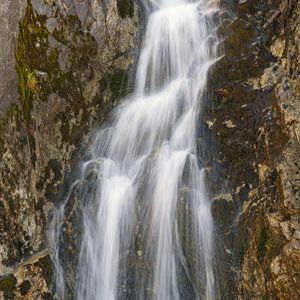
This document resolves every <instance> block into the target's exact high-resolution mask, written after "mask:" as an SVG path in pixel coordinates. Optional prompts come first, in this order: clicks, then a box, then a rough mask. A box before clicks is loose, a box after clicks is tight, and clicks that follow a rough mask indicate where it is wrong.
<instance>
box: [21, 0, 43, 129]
mask: <svg viewBox="0 0 300 300" xmlns="http://www.w3.org/2000/svg"><path fill="white" fill-rule="evenodd" d="M45 21H46V19H45V17H42V16H39V15H37V14H35V12H34V11H33V8H32V5H31V1H30V0H28V1H27V8H26V12H25V16H24V18H23V19H22V20H21V22H20V24H19V36H18V43H17V48H16V69H17V73H18V75H19V83H18V89H19V94H20V102H21V107H22V111H23V115H24V119H25V121H26V122H27V123H28V124H29V122H30V115H31V113H30V112H31V109H32V102H33V100H34V98H35V94H36V93H37V92H38V80H37V78H36V75H35V71H34V70H36V69H43V67H45V60H44V59H41V58H42V57H43V56H44V55H45V52H46V50H47V48H48V35H49V32H48V30H47V29H46V27H45Z"/></svg>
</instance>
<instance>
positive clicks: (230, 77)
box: [0, 0, 300, 299]
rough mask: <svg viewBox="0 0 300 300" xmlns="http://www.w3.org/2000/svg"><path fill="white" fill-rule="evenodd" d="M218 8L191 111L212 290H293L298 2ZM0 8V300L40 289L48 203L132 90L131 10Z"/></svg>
mask: <svg viewBox="0 0 300 300" xmlns="http://www.w3.org/2000/svg"><path fill="white" fill-rule="evenodd" d="M221 5H222V9H223V11H224V13H223V14H222V18H223V20H222V24H223V26H222V27H221V28H220V34H221V35H222V36H223V37H224V43H223V48H224V53H225V57H224V58H223V59H222V60H220V61H219V62H218V63H217V64H216V66H215V69H214V70H213V72H212V75H211V84H210V87H209V88H210V90H211V95H212V97H210V98H211V99H212V101H211V102H210V103H211V105H208V107H207V111H206V113H205V118H204V121H205V122H206V123H207V131H208V132H210V133H211V134H210V136H214V142H213V145H214V151H213V161H214V169H215V170H216V171H217V172H216V174H217V175H216V176H215V181H214V184H212V189H213V191H214V200H213V210H214V216H215V219H216V229H217V232H218V234H219V235H218V240H219V248H220V280H219V284H220V286H221V288H222V299H298V298H299V295H300V214H299V209H300V173H299V172H300V168H299V167H300V144H299V136H300V125H299V121H300V82H299V77H300V71H299V63H300V61H299V60H300V55H299V51H300V1H298V0H264V1H263V0H244V1H236V0H222V1H221ZM0 17H1V20H2V21H1V23H0V299H53V298H55V295H54V293H53V289H52V286H53V285H52V273H53V264H52V262H51V259H50V256H49V253H50V249H49V247H48V242H47V236H48V231H47V230H48V224H49V220H50V219H51V218H50V217H51V209H52V208H53V206H54V205H58V204H59V203H60V202H61V201H63V195H64V194H65V192H66V191H65V190H66V189H68V186H69V185H68V180H69V179H68V176H69V175H68V174H71V172H70V171H71V169H72V168H73V166H74V165H75V163H76V160H78V159H80V153H81V152H80V149H81V147H84V145H86V144H88V143H89V138H88V137H89V136H90V135H89V133H90V132H91V131H92V130H93V129H94V128H96V127H97V126H98V125H99V124H101V123H102V122H103V121H104V120H105V119H106V117H107V113H108V112H109V111H110V110H111V109H112V108H113V107H114V106H115V104H116V103H117V102H118V100H119V99H120V98H121V97H122V96H123V95H124V94H128V93H130V91H131V86H132V84H131V81H130V69H132V68H134V63H135V58H136V55H137V54H136V52H137V50H138V49H137V47H136V45H137V41H138V37H137V35H138V28H139V8H138V3H137V2H136V3H135V2H134V1H130V0H128V1H127V0H124V1H122V0H120V1H119V0H111V1H98V0H81V1H80V0H72V1H71V0H28V1H25V0H24V1H21V0H18V1H9V0H3V1H2V2H1V4H0ZM70 205H71V206H70V209H69V210H70V211H73V210H72V203H71V204H70ZM70 214H71V213H70Z"/></svg>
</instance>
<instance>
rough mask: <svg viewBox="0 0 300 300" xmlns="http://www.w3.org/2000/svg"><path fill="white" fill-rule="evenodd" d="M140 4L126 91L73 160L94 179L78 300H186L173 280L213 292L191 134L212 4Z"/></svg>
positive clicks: (87, 200)
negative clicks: (141, 31)
mask: <svg viewBox="0 0 300 300" xmlns="http://www.w3.org/2000/svg"><path fill="white" fill-rule="evenodd" d="M149 3H151V5H150V6H149V7H150V9H151V10H152V12H151V15H150V16H149V20H148V25H147V29H146V33H145V39H144V44H143V48H142V51H141V54H140V59H139V64H138V69H137V75H136V88H135V93H134V95H133V96H132V97H131V98H130V99H127V100H126V101H125V102H124V103H123V105H121V106H120V107H119V108H118V109H117V110H116V111H115V112H114V115H113V120H114V121H113V122H112V123H111V125H110V126H109V127H105V128H103V129H101V130H99V132H98V133H97V135H96V137H95V140H94V143H93V144H92V145H91V147H90V153H91V159H90V160H89V161H87V162H84V163H83V164H82V167H81V178H80V180H87V177H88V176H89V174H91V172H93V174H97V178H96V180H95V182H94V186H93V192H89V193H85V194H84V197H83V199H81V201H82V212H83V216H84V220H83V223H84V234H83V237H82V243H81V249H80V259H79V266H78V270H77V272H78V280H77V285H76V287H75V288H74V290H75V294H76V299H78V300H83V299H86V300H116V299H141V300H142V299H153V300H176V299H187V298H185V296H184V293H185V292H184V289H185V288H186V287H183V282H188V286H189V288H190V289H192V290H193V292H192V295H193V296H190V297H193V298H191V299H198V298H199V299H215V298H217V295H216V290H217V287H216V284H215V276H214V271H213V269H214V268H213V220H212V216H211V207H210V201H209V199H208V197H207V193H206V190H205V166H202V165H201V164H200V163H199V156H200V161H201V148H203V147H205V145H200V146H199V145H198V146H197V145H196V141H197V135H198V132H197V128H199V118H200V117H201V109H202V105H203V101H204V98H205V95H206V86H207V76H208V72H209V69H210V67H211V66H212V64H213V63H214V62H215V61H216V60H217V48H218V39H217V36H216V32H215V31H216V24H215V23H214V16H215V14H216V13H217V12H218V3H217V1H208V0H202V1H188V0H153V1H150V2H148V4H149ZM199 148H200V151H198V152H200V153H197V149H198V150H199ZM62 210H63V209H62ZM62 210H61V211H60V214H63V211H62ZM57 230H59V228H57ZM56 243H58V241H56ZM57 253H58V252H57V248H56V252H55V255H54V258H56V261H58V254H57ZM57 266H58V267H57V272H58V275H60V276H58V280H57V288H58V289H59V290H60V294H61V297H64V296H63V290H64V284H63V276H62V272H63V271H62V267H61V266H60V265H59V263H57ZM129 277H130V278H131V279H130V280H128V278H129ZM129 281H130V282H129ZM129 289H131V290H134V294H131V296H130V294H128V293H129V292H128V290H129ZM128 295H129V296H128Z"/></svg>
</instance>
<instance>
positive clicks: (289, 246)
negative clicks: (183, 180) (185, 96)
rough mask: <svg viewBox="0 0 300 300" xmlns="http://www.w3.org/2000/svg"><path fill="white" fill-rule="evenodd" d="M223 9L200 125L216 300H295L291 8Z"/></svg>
mask: <svg viewBox="0 0 300 300" xmlns="http://www.w3.org/2000/svg"><path fill="white" fill-rule="evenodd" d="M223 8H224V14H223V17H224V22H223V24H224V26H223V28H221V33H222V34H223V35H226V40H225V41H224V45H223V46H224V50H225V53H226V56H225V58H224V59H223V60H222V61H221V62H220V63H218V65H217V66H216V69H215V72H214V74H213V76H212V77H213V78H212V86H213V92H214V95H215V96H214V101H213V104H212V107H211V109H210V112H209V113H208V114H207V120H206V121H207V123H208V125H209V126H210V127H211V129H212V130H213V132H214V133H215V136H216V145H217V151H216V153H215V157H214V161H215V164H216V167H217V168H218V170H219V171H220V172H219V176H221V177H222V179H223V185H222V188H221V189H219V190H218V191H216V193H217V194H219V195H218V196H217V197H216V200H215V201H214V212H215V216H216V218H217V220H218V221H217V223H218V224H217V225H218V231H219V233H220V235H221V236H223V237H224V241H223V249H224V250H223V251H224V253H226V256H227V258H226V259H225V261H227V266H226V267H225V268H224V269H226V272H225V275H224V277H223V280H222V281H223V282H225V283H223V290H224V298H223V299H233V298H237V299H297V298H298V297H299V295H300V284H299V280H300V277H299V273H300V239H299V237H300V234H299V233H300V232H299V230H300V222H299V221H300V214H299V212H300V211H299V208H300V198H299V189H300V181H299V180H300V177H299V154H300V144H299V134H300V131H299V129H300V127H299V120H300V101H299V99H300V82H299V66H300V55H299V50H300V23H299V16H300V2H299V1H285V0H281V1H280V0H278V1H258V0H256V1H248V0H246V1H239V3H237V1H236V2H235V3H234V2H233V1H223ZM226 195H227V196H226ZM228 195H229V196H228ZM220 210H222V211H223V212H226V213H225V215H224V214H222V213H220ZM228 278H230V279H228Z"/></svg>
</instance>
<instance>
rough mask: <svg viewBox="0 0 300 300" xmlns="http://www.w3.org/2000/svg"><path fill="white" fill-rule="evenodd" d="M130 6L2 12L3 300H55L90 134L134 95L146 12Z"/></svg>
mask: <svg viewBox="0 0 300 300" xmlns="http://www.w3.org/2000/svg"><path fill="white" fill-rule="evenodd" d="M125 2H126V5H124V3H125ZM125 2H123V1H115V0H112V1H97V0H86V1H77V0H75V1H69V0H56V1H54V0H53V1H52V0H48V1H44V0H28V1H10V0H5V1H2V2H1V4H0V15H1V20H3V22H2V21H1V24H0V33H1V35H0V39H1V40H0V70H1V75H0V76H1V81H0V97H1V106H0V111H1V119H0V157H1V158H0V299H52V297H53V294H52V292H51V282H52V270H53V267H52V263H51V260H50V257H49V249H48V243H47V235H48V234H47V225H48V222H49V212H51V208H52V207H53V206H54V205H55V204H58V203H59V202H60V201H62V200H61V199H62V197H61V195H63V187H64V184H63V183H64V182H66V181H67V179H66V174H69V173H70V169H71V168H72V165H73V164H74V160H76V157H78V155H80V154H79V151H78V149H80V148H81V147H82V146H83V145H84V144H86V143H87V142H88V138H87V136H88V135H87V134H88V133H89V132H90V131H91V130H92V129H93V128H94V127H95V126H97V125H99V124H100V123H101V122H103V120H105V118H106V115H107V112H108V111H109V110H110V109H111V108H112V107H113V106H115V104H116V103H117V101H118V99H119V98H120V97H121V96H122V95H124V94H127V93H128V92H130V83H129V75H130V72H129V70H130V68H131V67H133V66H134V61H135V56H136V53H135V52H136V50H137V49H136V46H135V45H136V41H137V28H138V14H139V12H138V8H137V5H136V4H135V3H134V2H133V1H125ZM128 89H129V90H128Z"/></svg>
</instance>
